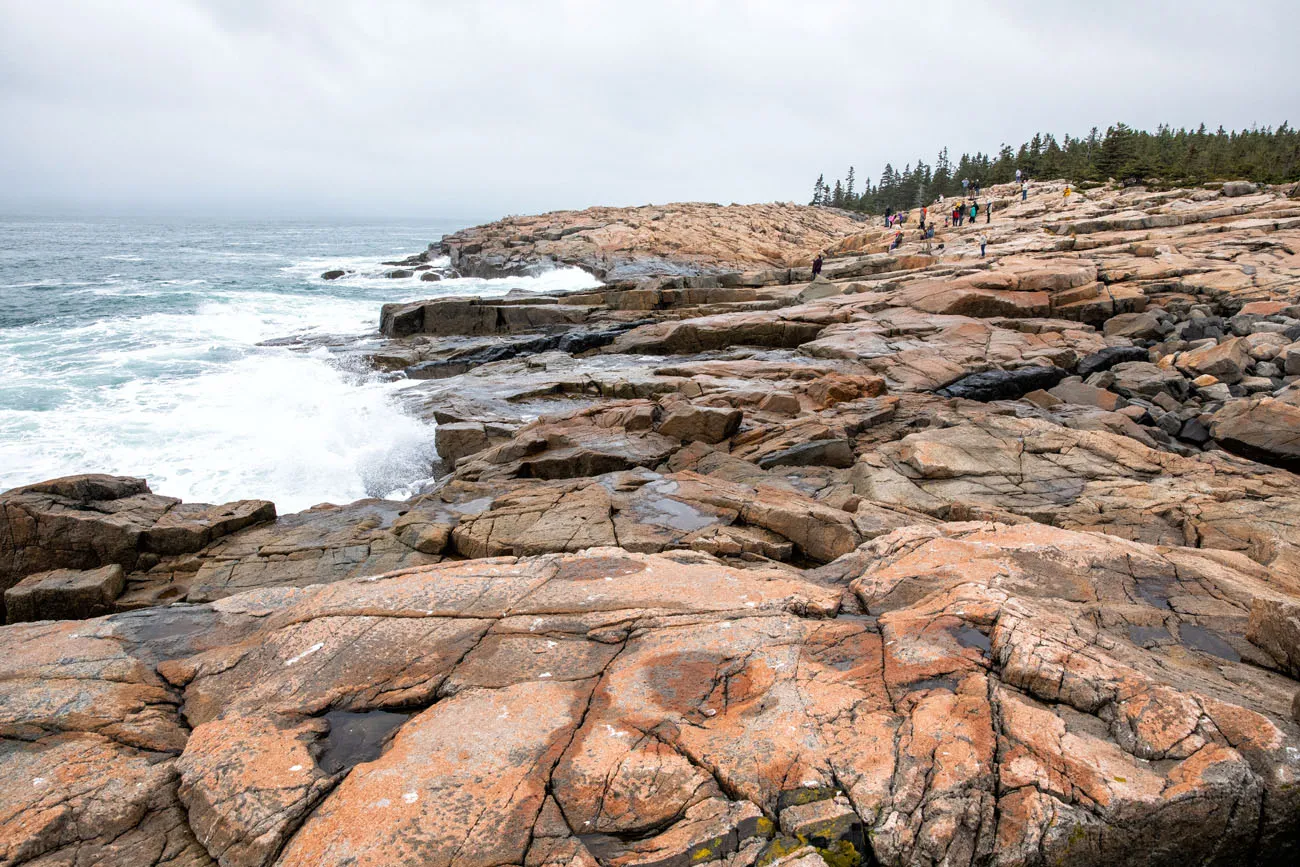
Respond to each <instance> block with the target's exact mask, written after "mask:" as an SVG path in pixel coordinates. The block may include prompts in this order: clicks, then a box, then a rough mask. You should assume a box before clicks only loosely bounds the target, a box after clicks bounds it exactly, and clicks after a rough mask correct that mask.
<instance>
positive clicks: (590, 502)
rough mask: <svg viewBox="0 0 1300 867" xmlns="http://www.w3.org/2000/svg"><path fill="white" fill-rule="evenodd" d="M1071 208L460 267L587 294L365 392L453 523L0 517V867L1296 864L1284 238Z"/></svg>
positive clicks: (646, 223) (1194, 208)
mask: <svg viewBox="0 0 1300 867" xmlns="http://www.w3.org/2000/svg"><path fill="white" fill-rule="evenodd" d="M1062 189H1063V185H1056V184H1050V183H1047V184H1035V185H1033V188H1032V195H1031V196H1030V197H1029V198H1028V200H1027V201H1023V202H1022V201H1020V200H1019V198H1013V197H1012V196H1011V195H1010V192H1011V191H1010V190H999V189H997V188H995V189H994V190H992V191H991V193H992V195H993V196H995V197H996V198H997V199H998V204H997V207H996V208H995V216H996V217H997V220H996V221H995V222H993V223H990V224H985V223H980V224H977V225H976V226H972V227H962V228H958V229H952V228H944V229H943V230H942V232H941V234H940V236H939V238H938V239H936V240H938V241H942V243H943V247H942V249H940V248H938V245H937V243H931V244H929V245H924V244H923V243H922V242H921V241H919V240H915V239H913V238H911V237H905V243H904V245H903V247H902V248H901V249H898V250H895V251H892V252H890V251H887V249H886V248H887V246H888V244H889V242H890V240H891V239H892V237H893V233H892V232H889V233H887V232H886V231H885V230H884V229H882V228H881V227H879V226H875V225H870V224H867V223H863V222H859V221H856V220H854V219H852V218H850V217H847V216H846V215H842V214H837V213H835V212H831V211H817V210H816V209H807V208H794V207H786V206H763V207H761V208H755V209H748V210H747V209H729V208H717V207H716V206H704V205H675V206H662V207H659V208H643V209H593V210H592V211H589V212H582V213H574V214H562V215H543V216H542V217H535V218H512V219H511V220H506V221H501V222H500V223H497V224H492V225H491V226H486V227H479V228H477V229H472V230H466V231H465V232H461V233H458V234H457V235H454V236H449V237H448V238H447V239H445V240H444V242H443V246H444V248H445V250H444V251H443V252H444V253H445V254H446V255H449V256H451V257H452V258H453V259H454V260H455V264H456V267H458V268H460V269H461V270H462V272H471V271H479V272H482V273H485V274H498V273H517V272H520V271H524V270H527V269H529V268H538V267H550V266H551V265H553V264H557V263H562V264H576V265H579V266H581V267H586V268H588V269H589V270H592V271H593V272H595V273H599V274H603V275H604V279H605V281H606V282H605V285H604V286H602V287H600V288H599V289H596V290H590V291H585V292H581V293H573V294H569V295H560V294H557V295H536V294H526V293H512V294H511V295H509V296H505V297H503V298H494V299H464V298H447V297H443V298H437V299H433V300H430V301H422V302H415V303H412V304H402V305H393V306H389V307H387V308H385V311H384V313H383V331H384V335H385V336H384V337H383V338H382V339H381V338H378V337H374V338H368V339H367V340H366V341H365V342H363V343H359V344H357V345H356V346H354V347H352V348H350V349H346V350H345V351H346V352H350V353H352V354H353V355H354V356H357V357H364V358H366V359H368V363H369V364H371V365H372V366H373V367H375V368H377V369H381V370H384V371H386V372H387V373H388V375H391V376H394V377H395V378H398V379H401V380H404V381H403V382H402V383H401V385H402V388H401V394H402V399H403V400H405V401H406V402H407V403H408V405H409V406H410V408H411V410H412V412H414V413H416V414H418V415H420V416H422V417H425V418H428V419H430V420H432V421H435V422H436V423H437V424H438V425H439V427H438V430H437V433H436V437H437V447H438V451H439V454H440V456H441V459H442V462H443V463H442V469H441V471H440V472H439V473H438V474H437V475H438V479H437V481H436V483H434V484H431V485H430V486H429V487H428V488H427V489H425V490H424V492H423V493H422V494H421V495H420V496H417V497H413V498H412V499H410V500H407V501H404V502H396V501H385V500H362V501H359V502H357V503H352V504H347V505H342V506H320V507H316V508H313V509H310V510H308V511H305V512H301V513H298V514H295V515H284V516H279V517H276V516H275V514H274V512H273V509H272V508H271V507H270V504H264V503H257V502H245V503H234V504H228V505H226V506H205V505H191V504H182V503H179V502H178V501H176V500H174V499H171V498H167V497H162V496H159V495H155V494H153V493H151V492H150V491H149V489H148V486H147V485H146V484H145V483H144V482H143V481H142V480H139V479H123V478H114V477H106V476H82V477H73V478H70V479H60V480H54V481H51V482H46V483H39V484H36V485H31V486H28V487H26V488H21V489H18V490H16V491H11V492H8V493H5V494H3V495H0V516H2V517H0V520H2V521H3V522H4V523H3V524H0V577H2V578H3V582H4V585H5V588H6V589H7V590H8V594H7V599H9V600H11V601H10V602H9V606H10V610H9V612H8V613H9V615H10V619H11V620H24V621H27V620H30V621H33V622H17V623H13V624H12V625H9V626H5V627H3V628H0V648H3V653H0V682H3V683H4V700H3V701H0V752H3V755H0V863H4V864H9V863H13V864H28V863H31V864H49V865H54V864H92V863H93V864H109V865H134V864H168V865H190V864H193V865H211V864H221V865H271V864H279V865H298V864H302V865H331V864H338V865H366V864H374V865H388V864H395V863H397V864H400V863H421V864H467V865H473V864H479V865H482V867H497V865H503V864H519V865H529V867H544V865H545V867H549V865H555V867H560V865H569V867H572V865H585V867H613V865H618V867H633V865H645V867H650V865H673V867H677V865H681V867H690V865H694V864H706V863H718V864H725V865H727V867H767V865H772V864H791V865H793V864H798V865H800V867H819V865H833V867H852V865H856V864H868V863H881V864H889V865H939V864H944V865H1046V864H1096V865H1103V864H1115V863H1125V864H1129V863H1132V864H1149V865H1181V864H1184V863H1197V864H1269V863H1277V864H1284V863H1293V862H1294V860H1295V858H1296V857H1297V851H1296V850H1297V845H1298V843H1300V823H1298V822H1297V819H1296V816H1297V815H1300V794H1298V793H1300V779H1297V778H1298V777H1300V761H1298V760H1297V758H1296V757H1297V756H1298V755H1300V743H1298V742H1297V741H1298V740H1300V721H1298V717H1297V712H1296V710H1295V708H1296V707H1297V706H1300V700H1298V699H1297V696H1298V695H1300V682H1298V678H1300V488H1297V485H1296V476H1295V473H1294V471H1295V469H1296V466H1297V464H1296V461H1297V458H1298V457H1300V455H1298V454H1297V451H1296V443H1297V440H1296V434H1297V431H1300V417H1297V416H1296V412H1297V410H1296V407H1297V406H1300V398H1297V394H1298V393H1300V391H1298V390H1297V387H1296V386H1295V384H1294V383H1295V380H1296V379H1297V378H1298V377H1300V349H1297V346H1300V316H1297V314H1300V307H1297V303H1298V302H1300V297H1297V296H1298V294H1300V288H1297V287H1300V259H1298V258H1297V255H1298V254H1297V253H1296V250H1297V244H1300V203H1298V202H1296V201H1295V200H1292V199H1288V198H1287V197H1286V195H1285V193H1284V192H1281V191H1277V190H1270V189H1267V188H1257V187H1255V186H1253V185H1233V186H1228V185H1224V186H1223V188H1222V189H1218V188H1215V189H1204V190H1182V191H1178V190H1174V191H1162V192H1154V191H1147V190H1145V189H1143V188H1140V187H1129V188H1123V189H1121V188H1110V187H1102V188H1098V189H1093V190H1086V191H1082V192H1081V193H1079V194H1077V195H1075V196H1072V197H1071V201H1070V203H1069V204H1068V205H1067V204H1066V203H1065V201H1064V197H1063V196H1062V195H1061V193H1062ZM701 221H704V222H703V223H702V222H701ZM713 222H718V223H719V225H718V226H714V225H712V223H713ZM706 224H707V228H705V226H706ZM985 233H987V235H988V237H989V244H988V251H987V252H988V256H987V257H985V258H981V257H980V256H979V248H978V245H977V244H975V243H974V239H975V238H976V237H978V235H980V234H985ZM909 234H914V233H909ZM819 249H826V250H829V255H828V257H827V260H826V267H825V268H824V269H823V273H822V276H821V277H820V278H819V279H818V280H817V281H815V282H812V281H811V274H810V272H807V271H805V264H806V262H805V259H806V258H810V257H811V256H812V255H813V254H815V253H816V252H817V250H819ZM432 255H436V251H426V252H425V253H421V254H417V255H416V256H413V257H411V258H410V259H408V260H402V261H398V262H393V263H390V264H391V265H392V267H394V268H397V269H400V270H410V271H414V270H415V269H417V268H421V267H424V263H427V262H428V260H429V259H430V257H431V256H432ZM421 257H423V258H421ZM422 273H433V272H429V271H424V272H422ZM106 612H114V613H107V616H102V615H104V614H105V613H106ZM65 617H66V618H85V617H89V618H91V619H87V620H71V619H69V620H62V619H58V618H65Z"/></svg>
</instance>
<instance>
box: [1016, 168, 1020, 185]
mask: <svg viewBox="0 0 1300 867" xmlns="http://www.w3.org/2000/svg"><path fill="white" fill-rule="evenodd" d="M1016 183H1020V169H1016Z"/></svg>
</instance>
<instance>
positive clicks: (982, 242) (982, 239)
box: [980, 235, 989, 259]
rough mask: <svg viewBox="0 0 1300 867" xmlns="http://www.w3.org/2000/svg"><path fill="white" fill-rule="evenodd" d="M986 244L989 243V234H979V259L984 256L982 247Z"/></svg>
mask: <svg viewBox="0 0 1300 867" xmlns="http://www.w3.org/2000/svg"><path fill="white" fill-rule="evenodd" d="M988 244H989V236H988V235H980V258H981V259H983V258H984V248H985V247H987V246H988Z"/></svg>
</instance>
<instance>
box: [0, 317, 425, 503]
mask: <svg viewBox="0 0 1300 867" xmlns="http://www.w3.org/2000/svg"><path fill="white" fill-rule="evenodd" d="M375 314H376V310H375V309H374V305H373V304H372V303H370V302H367V301H349V300H342V299H337V298H321V299H313V298H310V297H300V296H296V297H295V296H290V297H285V296H277V295H274V294H272V293H266V294H265V295H262V294H260V293H244V294H243V295H242V297H241V298H239V299H238V300H237V301H227V302H226V303H217V302H211V303H207V304H204V305H202V306H201V307H200V308H199V311H198V313H197V314H169V313H152V314H149V315H147V316H142V317H138V318H135V319H109V320H100V321H97V322H92V323H90V324H87V325H85V326H82V327H80V328H72V329H65V330H62V331H53V330H49V329H45V328H27V329H13V330H11V332H10V337H11V340H10V341H9V343H10V349H11V350H13V351H11V352H8V353H4V354H3V357H0V390H8V391H9V392H10V393H11V394H14V393H16V391H17V390H19V389H26V390H27V391H26V393H25V394H24V395H23V396H24V397H26V399H25V400H19V399H12V400H8V401H5V400H0V407H4V406H9V407H23V406H26V407H30V408H26V409H16V408H0V490H3V489H5V488H9V487H13V486H16V485H20V484H24V483H29V482H33V481H37V480H39V479H45V478H50V477H52V476H59V475H66V474H69V473H76V472H107V473H117V474H124V475H135V476H144V477H147V478H148V479H149V481H150V484H151V486H152V487H153V489H154V490H155V491H158V492H160V493H165V494H168V495H170V496H177V497H182V498H184V499H186V500H202V501H206V502H214V501H215V502H221V501H225V500H229V499H238V498H245V497H261V498H266V499H271V500H274V501H275V502H276V505H277V507H278V508H279V509H280V510H281V511H282V512H288V511H296V510H298V509H302V508H306V507H307V506H310V505H313V504H315V503H320V502H326V501H329V502H350V501H351V500H354V499H357V498H360V497H364V496H385V495H390V494H397V495H404V494H405V493H407V488H408V486H409V485H410V484H411V483H412V482H414V481H416V480H418V479H421V478H423V477H424V476H427V475H428V466H429V463H430V461H431V460H432V459H433V457H434V451H433V447H432V433H433V430H432V428H431V427H429V426H426V425H424V424H422V423H421V422H419V421H418V420H416V419H414V418H412V417H410V416H408V415H406V414H404V413H403V411H402V410H401V409H400V407H399V406H398V404H397V402H396V401H395V400H394V398H393V396H392V394H393V389H394V386H391V385H388V384H385V383H381V382H377V381H372V380H370V379H367V378H364V377H360V376H358V375H356V374H352V373H348V372H345V371H341V370H339V369H336V368H335V367H334V366H333V365H332V364H331V363H330V356H329V354H328V353H325V352H321V353H311V354H305V353H299V352H292V351H290V350H287V349H279V348H268V347H257V346H255V344H256V343H257V342H259V341H262V340H265V339H267V338H270V337H277V336H282V335H285V334H290V333H294V332H302V331H309V330H315V331H321V332H324V333H358V332H363V331H367V330H372V329H373V328H374V325H375ZM308 316H310V321H311V327H307V326H308V321H304V320H306V319H307V317H308ZM68 346H77V347H79V348H80V351H78V352H77V353H75V354H70V353H68V352H66V348H67V347H68ZM50 404H53V405H52V406H51V405H50Z"/></svg>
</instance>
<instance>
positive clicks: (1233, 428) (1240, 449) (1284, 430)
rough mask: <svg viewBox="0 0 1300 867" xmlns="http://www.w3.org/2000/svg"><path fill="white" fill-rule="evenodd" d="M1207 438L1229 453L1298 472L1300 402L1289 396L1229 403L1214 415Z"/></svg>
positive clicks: (1292, 395)
mask: <svg viewBox="0 0 1300 867" xmlns="http://www.w3.org/2000/svg"><path fill="white" fill-rule="evenodd" d="M1210 435H1211V436H1212V437H1214V441H1215V442H1217V443H1218V444H1219V445H1221V446H1223V447H1224V448H1225V449H1227V450H1229V451H1231V452H1236V453H1237V454H1239V455H1243V456H1244V457H1248V458H1252V459H1254V460H1258V461H1262V462H1264V463H1267V464H1273V465H1274V466H1279V467H1286V468H1288V469H1291V470H1293V471H1300V398H1298V397H1297V393H1296V392H1290V393H1288V395H1287V396H1285V397H1281V398H1274V397H1267V396H1266V397H1252V398H1247V399H1244V400H1234V401H1231V402H1229V403H1228V404H1226V405H1225V406H1224V407H1223V408H1222V409H1220V410H1219V411H1218V412H1216V413H1215V414H1214V416H1213V419H1212V420H1211V422H1210Z"/></svg>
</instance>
